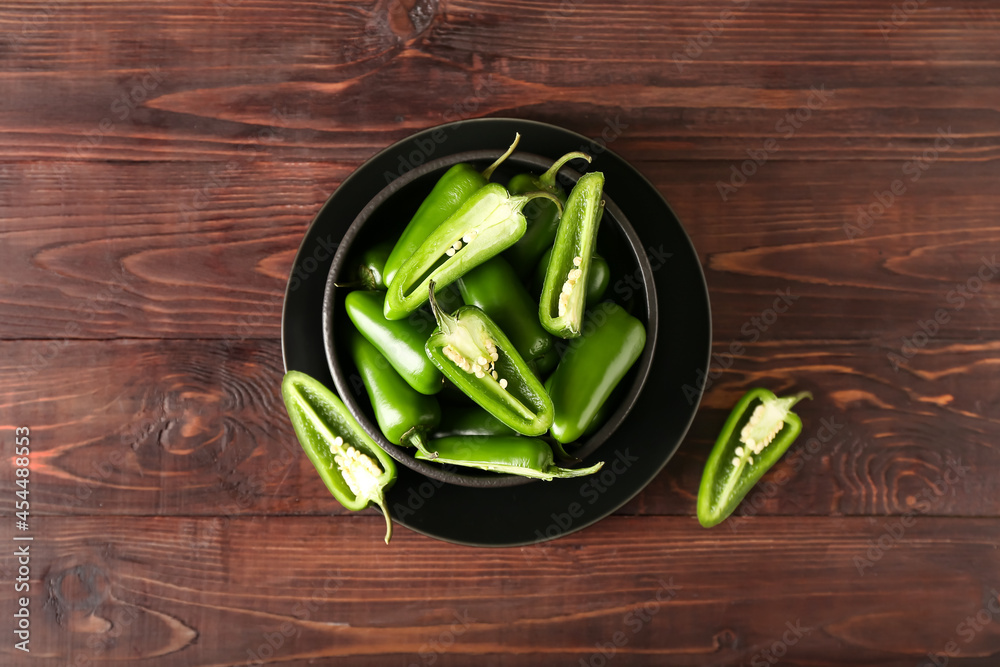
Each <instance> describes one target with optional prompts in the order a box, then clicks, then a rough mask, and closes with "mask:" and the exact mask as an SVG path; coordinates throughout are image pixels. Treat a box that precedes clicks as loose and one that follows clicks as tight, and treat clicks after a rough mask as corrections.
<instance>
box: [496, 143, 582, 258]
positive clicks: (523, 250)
mask: <svg viewBox="0 0 1000 667" xmlns="http://www.w3.org/2000/svg"><path fill="white" fill-rule="evenodd" d="M576 159H580V160H586V161H587V162H590V156H589V155H587V154H586V153H579V152H573V153H567V154H566V155H563V156H562V157H561V158H559V159H558V160H556V161H555V162H554V163H553V164H552V166H551V167H549V169H548V171H546V172H545V173H544V174H542V175H541V176H535V175H534V174H518V175H517V176H515V177H514V178H512V179H510V182H509V183H508V184H507V189H508V190H509V191H510V193H511V194H514V195H523V194H526V193H528V192H538V191H544V192H548V193H551V194H553V195H555V196H556V198H558V199H559V201H561V202H563V203H564V204H565V203H566V192H565V191H564V190H563V189H562V188H561V187H560V186H559V183H558V182H557V181H556V176H557V175H558V174H559V170H560V169H562V168H563V166H564V165H565V164H566V163H567V162H569V161H570V160H576ZM524 218H525V220H526V221H527V223H528V227H527V229H526V230H525V232H524V236H522V237H521V238H520V239H518V241H517V243H515V244H514V245H512V246H511V247H510V248H508V249H507V250H506V251H505V252H504V257H505V258H506V259H507V261H508V262H510V265H511V267H513V269H514V271H515V272H516V273H517V274H518V275H519V276H521V277H522V278H527V277H528V276H529V275H530V274H531V271H532V269H534V267H535V265H536V264H538V258H539V257H541V256H542V253H543V252H545V250H546V249H548V248H550V247H551V246H552V241H553V240H554V239H555V237H556V228H557V227H558V226H559V211H558V210H557V209H556V206H555V205H554V204H553V203H552V202H549V201H545V200H542V199H539V200H537V201H534V202H532V203H531V204H530V205H528V206H526V207H525V209H524Z"/></svg>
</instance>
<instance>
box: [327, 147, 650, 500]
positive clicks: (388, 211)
mask: <svg viewBox="0 0 1000 667" xmlns="http://www.w3.org/2000/svg"><path fill="white" fill-rule="evenodd" d="M510 138H511V139H513V135H511V137H510ZM508 143H509V142H508ZM503 152H504V147H503V146H497V147H495V148H494V149H492V150H490V149H486V150H478V151H463V152H461V153H454V154H451V155H446V156H443V157H440V158H437V159H434V160H431V161H429V162H427V163H425V164H423V165H421V166H419V167H416V168H415V169H412V170H410V171H407V172H406V173H404V174H402V175H401V176H399V177H398V178H395V179H393V180H392V181H391V182H390V183H389V184H388V185H386V187H384V188H383V189H382V190H381V191H380V192H379V193H378V194H377V195H376V196H375V197H374V198H373V199H372V200H371V201H370V202H369V203H368V204H367V205H366V206H365V207H364V208H363V209H362V210H361V212H360V213H359V214H358V216H357V217H356V218H355V219H354V222H353V223H351V226H350V227H349V228H348V230H347V233H345V234H344V238H343V239H341V241H340V245H339V247H338V248H337V252H336V254H335V255H334V257H333V264H332V265H331V267H330V272H329V274H328V276H327V283H326V292H325V295H324V298H323V340H324V344H325V348H326V357H327V363H328V364H329V366H330V374H331V375H332V376H333V381H334V383H335V384H336V386H337V393H338V394H339V395H340V396H341V398H342V399H343V400H344V403H345V404H346V405H347V407H348V409H349V410H350V411H351V412H352V413H353V414H354V416H355V418H357V420H358V421H359V422H360V423H361V425H362V426H363V427H364V429H365V430H366V431H367V432H368V434H369V435H370V436H371V437H372V438H373V439H374V440H375V442H377V443H378V444H379V446H381V447H382V448H383V449H384V450H386V452H388V453H389V455H390V456H392V457H393V458H394V459H396V460H397V461H399V462H400V463H402V464H403V465H405V466H406V467H408V468H411V469H413V470H415V471H417V472H419V473H420V474H422V475H426V476H427V477H430V478H432V479H435V480H439V481H442V482H446V483H448V484H458V485H460V486H469V487H477V488H485V487H502V486H515V485H519V484H526V483H529V482H537V481H538V480H533V479H529V478H526V477H521V476H518V475H506V474H501V473H491V472H484V471H479V470H476V469H472V468H459V467H455V466H449V467H448V468H445V467H442V466H441V465H439V464H435V463H428V462H426V461H421V460H419V459H416V458H414V456H413V453H412V452H413V451H414V450H412V449H406V448H403V447H399V446H396V445H393V444H392V443H390V442H389V441H388V440H386V439H385V437H384V436H383V435H382V433H381V431H380V430H379V428H378V426H377V424H376V422H375V418H374V412H373V410H372V408H371V404H370V402H369V400H368V396H367V394H366V393H365V391H364V388H363V387H362V385H361V382H360V376H359V375H358V374H357V372H356V369H355V368H354V364H353V362H352V361H351V358H350V354H349V353H348V352H347V351H346V348H347V347H348V346H347V345H344V344H338V341H343V340H344V336H345V334H347V333H348V332H349V331H350V328H351V327H353V324H352V323H351V322H350V318H348V317H347V313H346V312H345V311H344V297H345V296H346V295H347V293H348V292H350V288H344V287H337V285H338V284H344V283H347V282H350V281H351V279H352V277H351V276H350V275H349V270H350V267H351V266H353V262H354V260H355V259H356V258H357V256H358V255H360V254H361V253H362V252H364V250H365V249H367V248H369V247H370V246H372V245H374V244H375V243H377V242H379V241H384V240H385V239H395V238H398V237H399V235H400V234H401V233H402V231H403V228H404V227H405V226H406V223H407V222H409V220H410V218H411V217H412V215H413V213H414V212H415V211H416V210H417V207H418V206H419V205H420V202H421V201H423V199H424V197H426V196H427V194H428V193H429V192H430V191H431V189H432V188H433V187H434V184H435V183H436V182H437V180H438V178H440V177H441V175H442V174H443V173H444V172H445V171H447V170H448V169H449V168H450V167H452V166H454V165H456V164H458V163H460V162H466V163H469V164H472V165H474V166H475V167H476V168H477V169H485V168H486V166H488V165H489V164H491V163H492V162H493V161H494V160H496V159H497V158H498V157H499V156H500V155H501V154H502V153H503ZM558 157H559V156H558V155H554V156H549V157H541V156H538V155H534V154H531V153H523V152H515V153H514V154H512V155H511V156H510V157H509V158H507V160H506V161H505V162H504V163H503V164H502V165H501V167H500V168H498V169H497V170H496V171H495V172H494V176H493V180H494V182H498V183H506V182H507V181H508V180H510V177H512V176H513V175H514V174H517V173H522V172H529V171H530V172H534V173H541V172H543V171H545V170H546V169H548V168H549V167H550V166H551V165H552V162H553V161H554V160H555V159H556V158H558ZM579 177H580V174H579V173H577V172H576V171H574V170H572V169H570V168H568V167H566V168H563V169H562V170H560V172H559V178H560V181H561V184H562V185H563V187H564V188H566V191H567V192H568V191H569V190H570V189H571V188H572V186H573V184H574V183H575V182H576V180H577V179H578V178H579ZM604 202H605V208H604V218H603V219H602V221H601V227H600V231H599V232H598V242H597V249H598V252H600V254H601V255H602V256H603V257H604V258H605V259H606V260H608V264H609V266H610V267H611V272H612V275H615V276H621V275H632V276H636V277H637V278H638V283H639V285H640V286H641V287H640V288H639V289H635V290H632V291H631V294H630V298H629V303H620V304H619V305H622V306H625V307H627V308H628V309H629V310H630V311H631V312H632V313H633V314H635V315H636V316H637V317H639V318H640V319H641V320H642V321H643V324H644V325H645V327H646V347H645V348H644V349H643V353H642V355H641V356H640V358H639V359H638V361H637V362H636V364H635V365H634V366H633V367H632V369H631V370H630V371H629V373H628V375H627V376H626V377H625V378H623V380H622V382H621V383H620V384H619V387H620V388H621V389H622V390H623V391H620V390H616V393H615V394H614V395H613V397H612V399H611V400H615V401H617V407H616V409H615V411H614V413H613V414H611V415H610V416H609V417H608V419H607V420H606V421H605V423H604V424H603V425H602V426H601V428H600V429H598V430H597V431H596V432H595V433H594V434H593V435H591V436H589V437H587V438H586V439H583V440H581V441H580V442H579V443H578V444H576V445H574V446H573V447H572V448H571V449H572V453H573V455H574V456H576V457H578V458H580V459H581V460H583V461H584V465H591V464H593V463H595V462H596V459H595V461H588V460H587V458H588V457H589V456H590V455H591V454H593V453H594V451H595V450H596V449H597V448H598V447H599V446H600V445H601V444H602V443H603V442H604V441H605V440H607V439H608V437H609V436H611V434H612V433H614V431H615V429H616V428H617V427H618V426H619V424H621V423H622V421H623V420H624V419H625V417H626V416H627V415H628V413H629V411H630V410H631V409H632V406H633V405H635V402H636V400H637V399H638V398H639V393H640V392H641V391H642V387H643V385H644V384H645V382H646V378H647V377H648V376H649V371H650V368H651V367H652V363H653V352H654V350H655V349H656V334H657V325H658V323H659V318H658V316H657V307H656V285H655V283H654V282H653V271H652V268H651V267H650V264H649V259H648V258H647V257H646V253H645V251H644V250H643V247H642V243H641V242H640V241H639V237H638V236H637V235H636V232H635V230H634V229H633V228H632V225H631V224H629V222H628V220H627V219H626V218H625V214H624V213H622V211H621V209H620V208H619V207H618V206H617V205H616V204H615V202H614V201H613V200H612V199H611V197H609V196H608V195H607V193H605V196H604ZM321 215H322V213H321ZM608 291H609V292H611V290H610V289H609V290H608ZM612 296H614V295H612ZM427 317H428V318H431V316H430V314H429V313H428V314H427ZM443 409H444V410H447V409H448V406H444V408H443Z"/></svg>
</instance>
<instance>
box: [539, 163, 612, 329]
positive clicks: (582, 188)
mask: <svg viewBox="0 0 1000 667" xmlns="http://www.w3.org/2000/svg"><path fill="white" fill-rule="evenodd" d="M603 190H604V174H602V173H601V172H599V171H595V172H591V173H589V174H584V175H583V176H581V177H580V180H579V181H577V182H576V185H575V186H574V187H573V190H572V191H571V192H570V193H569V198H568V199H567V200H566V208H565V211H564V212H563V216H562V219H561V220H560V221H559V229H558V232H557V233H556V241H555V245H553V246H552V256H551V258H550V259H549V266H548V268H547V269H546V271H545V282H544V284H543V286H542V297H541V300H540V301H539V304H538V319H539V320H540V321H541V323H542V326H543V327H545V330H546V331H548V332H549V333H551V334H553V335H555V336H560V337H562V338H575V337H577V336H579V335H580V327H581V326H582V323H583V310H584V306H585V305H586V301H587V294H586V292H587V281H588V280H589V277H590V266H591V263H592V262H593V255H594V246H595V245H596V243H597V230H598V227H599V225H600V222H601V215H602V213H603V211H604V204H603V202H602V201H601V195H602V194H603Z"/></svg>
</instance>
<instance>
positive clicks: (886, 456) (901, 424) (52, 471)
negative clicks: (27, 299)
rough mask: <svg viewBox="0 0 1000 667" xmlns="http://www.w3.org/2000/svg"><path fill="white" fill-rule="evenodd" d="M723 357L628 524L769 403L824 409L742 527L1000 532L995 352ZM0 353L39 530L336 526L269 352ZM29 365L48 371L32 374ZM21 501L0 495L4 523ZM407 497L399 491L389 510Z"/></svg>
mask: <svg viewBox="0 0 1000 667" xmlns="http://www.w3.org/2000/svg"><path fill="white" fill-rule="evenodd" d="M715 349H716V353H717V355H718V357H717V361H716V365H713V367H712V368H711V369H710V372H711V375H712V376H717V377H712V378H710V382H709V385H708V393H707V395H706V397H705V400H704V403H703V406H702V408H701V409H700V411H699V413H698V417H697V419H696V420H695V423H694V425H693V427H692V430H691V432H690V434H689V435H688V438H687V440H686V441H685V443H684V444H683V445H682V447H681V449H680V450H679V452H678V453H677V455H676V456H675V458H674V459H673V460H672V461H671V462H670V463H669V464H668V466H667V468H666V469H665V470H664V471H663V472H662V473H661V474H660V475H659V476H658V477H657V478H656V479H655V480H654V481H653V482H652V483H651V484H650V485H649V486H648V487H647V489H646V490H645V491H644V492H643V493H641V494H640V495H639V496H638V497H637V498H635V499H634V500H633V501H632V502H631V503H629V504H628V505H626V507H624V508H623V509H622V510H621V513H623V514H680V515H689V516H690V515H693V514H694V499H695V496H696V494H697V489H698V484H699V481H700V479H701V471H702V468H703V466H704V461H705V457H706V455H707V453H708V451H709V449H710V448H711V446H712V443H713V442H714V439H715V436H716V434H717V432H718V430H719V428H721V425H722V422H723V421H724V420H725V417H726V415H727V414H728V412H729V409H730V408H731V406H732V405H733V404H735V402H736V400H737V398H738V397H739V396H740V394H741V393H742V392H743V391H745V390H746V389H747V388H749V387H754V386H768V387H771V388H772V389H774V390H775V391H778V392H782V391H786V392H787V391H799V390H810V391H812V392H813V393H814V395H815V397H816V398H815V400H814V401H811V402H806V403H804V404H802V405H801V408H800V410H799V412H800V414H801V415H802V418H803V421H804V423H805V428H804V431H803V435H802V437H801V438H800V440H799V441H798V442H797V443H796V445H795V446H794V448H793V449H792V450H791V451H790V452H789V453H788V454H787V455H786V457H785V459H783V462H782V463H781V464H779V465H778V466H777V467H776V468H775V470H774V471H772V472H771V473H770V474H769V475H768V476H767V477H766V478H765V479H764V481H763V482H762V485H761V487H760V488H759V491H758V492H755V494H754V496H752V498H751V500H752V503H750V504H747V505H744V506H743V509H742V510H741V511H740V513H739V514H741V515H747V516H755V515H758V514H760V515H774V514H777V515H803V514H805V515H866V516H873V517H880V516H882V515H885V514H893V515H899V514H904V513H906V512H911V511H915V512H917V513H919V514H921V515H927V514H932V515H938V516H1000V493H998V492H997V491H998V487H997V482H996V480H995V479H994V477H995V476H994V475H993V474H992V472H991V471H992V470H995V469H996V468H997V467H998V466H1000V451H998V449H997V443H998V442H1000V425H998V423H997V421H996V420H995V419H994V418H993V417H991V416H990V415H994V414H995V413H996V405H995V398H989V397H990V396H993V394H992V393H990V389H989V388H990V387H991V386H992V382H993V381H994V375H995V372H994V368H993V366H994V364H993V363H992V361H991V360H992V359H993V358H994V357H995V356H996V354H997V352H998V350H1000V344H997V343H990V344H979V345H966V344H954V345H944V344H938V343H932V344H931V345H930V346H928V347H927V348H926V349H924V350H922V351H920V352H919V353H918V354H917V355H915V356H914V357H913V358H912V359H911V360H909V361H908V364H907V365H906V366H905V367H902V368H901V370H900V371H898V372H896V371H894V370H893V369H892V367H891V365H890V363H889V361H888V360H887V358H886V355H887V350H886V349H880V348H877V347H873V346H868V345H863V344H852V343H843V342H841V343H815V342H813V343H809V342H800V343H795V342H781V343H762V342H761V343H757V344H755V345H748V346H747V349H746V351H745V352H744V354H742V355H741V356H739V357H738V358H734V359H733V360H732V365H731V366H730V367H729V368H724V367H723V364H724V363H726V362H727V359H726V356H725V355H727V354H728V346H723V345H722V344H720V345H717V346H716V348H715ZM5 351H6V352H7V354H8V355H9V356H7V357H6V358H5V359H4V361H3V362H0V387H2V388H3V389H2V390H0V391H2V393H0V413H2V414H4V415H5V421H7V422H8V423H10V424H11V425H15V424H16V425H27V426H29V427H30V428H31V429H32V443H33V452H34V454H33V458H32V466H33V472H32V479H33V480H34V481H33V489H32V508H33V511H35V512H41V513H43V514H67V513H70V514H101V515H107V514H141V515H206V514H222V515H236V516H239V515H243V514H321V515H327V514H331V513H341V512H343V510H342V508H340V506H339V505H338V504H337V503H336V502H335V501H333V500H332V499H331V498H330V496H329V494H328V492H327V491H326V489H325V488H324V487H323V485H322V483H321V482H320V480H319V478H318V476H317V475H316V474H315V472H314V471H313V469H312V468H311V465H310V463H309V462H308V460H307V459H306V458H305V457H304V456H302V455H301V452H300V451H299V448H298V444H297V443H296V441H295V438H294V435H293V434H292V432H291V428H290V426H289V424H288V420H287V417H286V415H285V411H284V406H283V405H282V403H281V399H280V396H279V394H278V387H279V384H280V379H281V374H282V365H281V357H280V350H279V346H278V344H277V342H275V341H245V342H242V343H237V342H234V341H183V340H177V341H159V342H148V341H114V342H105V341H90V342H72V343H70V344H67V345H66V346H65V347H54V346H52V344H51V342H42V341H36V342H27V341H26V342H9V343H6V344H5ZM33 359H35V360H43V361H44V363H45V365H44V366H40V367H38V368H37V370H36V372H34V373H27V374H25V373H23V371H24V370H25V369H26V368H28V369H30V368H31V366H30V365H26V362H30V360H33ZM68 378H73V379H72V380H68ZM694 382H695V379H694V378H692V383H694ZM649 391H656V386H655V382H654V383H653V384H652V385H651V386H650V388H649ZM949 470H951V471H952V472H949ZM956 470H957V471H958V472H957V473H956V472H955V471H956ZM946 475H947V478H946ZM956 475H957V476H956ZM13 490H14V487H13V479H12V478H4V479H2V480H0V507H2V508H4V509H5V510H7V511H10V510H11V509H12V507H13V501H12V499H13V495H14V494H13ZM408 491H409V489H408V488H406V487H405V485H398V486H397V487H396V488H395V489H394V491H393V495H392V496H391V498H395V499H396V501H401V502H405V499H406V498H407V497H408ZM752 521H753V519H746V520H741V521H738V522H733V523H731V524H729V527H730V528H731V529H733V530H737V529H740V528H741V526H743V525H745V524H747V523H752Z"/></svg>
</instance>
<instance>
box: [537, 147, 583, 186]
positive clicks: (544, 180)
mask: <svg viewBox="0 0 1000 667" xmlns="http://www.w3.org/2000/svg"><path fill="white" fill-rule="evenodd" d="M570 160H586V161H587V162H588V163H589V162H590V160H591V157H590V156H589V155H587V154H586V153H581V152H580V151H573V152H572V153H566V155H563V156H562V157H561V158H559V159H558V160H556V161H555V162H553V163H552V166H551V167H549V170H548V171H547V172H545V173H544V174H542V175H541V176H539V177H538V182H539V183H541V184H542V187H544V188H551V187H553V186H554V185H555V184H556V174H558V173H559V170H560V169H562V168H563V167H564V166H565V165H566V163H567V162H569V161H570Z"/></svg>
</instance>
